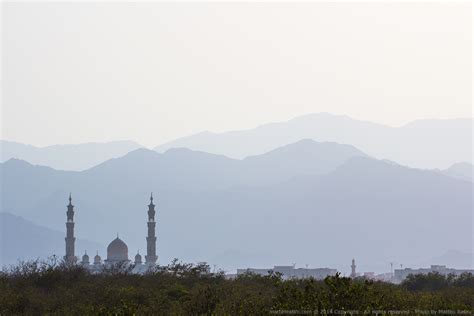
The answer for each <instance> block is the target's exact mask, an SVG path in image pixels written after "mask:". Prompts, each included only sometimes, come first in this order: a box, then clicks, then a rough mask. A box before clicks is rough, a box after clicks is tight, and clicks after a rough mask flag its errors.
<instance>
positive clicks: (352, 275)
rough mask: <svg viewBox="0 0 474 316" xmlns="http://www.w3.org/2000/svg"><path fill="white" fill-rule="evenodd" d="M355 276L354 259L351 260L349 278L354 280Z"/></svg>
mask: <svg viewBox="0 0 474 316" xmlns="http://www.w3.org/2000/svg"><path fill="white" fill-rule="evenodd" d="M356 276H357V274H356V261H355V259H352V264H351V278H355V277H356Z"/></svg>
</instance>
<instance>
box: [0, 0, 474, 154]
mask: <svg viewBox="0 0 474 316" xmlns="http://www.w3.org/2000/svg"><path fill="white" fill-rule="evenodd" d="M2 8H3V10H2V29H3V32H2V69H1V73H2V89H3V91H2V92H3V94H2V113H1V114H2V122H1V123H2V134H3V135H2V137H1V138H3V139H7V140H15V141H20V142H25V143H30V144H34V145H49V144H56V143H79V142H86V141H108V140H117V139H132V140H136V141H138V142H140V143H142V144H144V145H146V146H155V145H158V144H160V143H163V142H165V141H168V140H172V139H174V138H177V137H181V136H186V135H189V134H192V133H196V132H200V131H202V130H211V131H226V130H232V129H242V128H250V127H254V126H256V125H259V124H261V123H265V122H272V121H281V120H287V119H290V118H292V117H295V116H298V115H301V114H306V113H311V112H331V113H335V114H346V115H349V116H352V117H354V118H360V119H366V120H372V121H376V122H380V123H385V124H389V125H401V124H404V123H406V122H408V121H410V120H414V119H419V118H453V117H471V116H472V67H471V66H472V65H471V63H472V61H471V56H472V51H471V49H472V48H471V44H472V29H471V20H472V17H471V7H470V4H469V3H468V2H466V3H465V4H460V3H457V4H451V3H437V4H429V3H419V4H410V3H399V4H394V3H383V4H376V3H366V4H357V3H350V4H342V3H340V4H337V3H300V4H289V3H288V4H273V3H261V4H235V3H234V4H230V3H227V4H223V3H220V4H219V3H208V4H199V3H193V4H189V3H174V4H173V3H141V4H131V3H121V4H110V3H109V4H106V3H102V4H99V3H97V4H94V3H89V4H67V3H62V4H61V3H47V4H31V3H30V4H28V3H16V4H14V3H5V2H3V3H2Z"/></svg>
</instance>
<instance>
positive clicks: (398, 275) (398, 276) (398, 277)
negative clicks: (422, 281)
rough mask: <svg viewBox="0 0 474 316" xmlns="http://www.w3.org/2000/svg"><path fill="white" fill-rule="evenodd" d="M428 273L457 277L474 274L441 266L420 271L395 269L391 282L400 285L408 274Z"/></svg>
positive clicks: (468, 270) (470, 271)
mask: <svg viewBox="0 0 474 316" xmlns="http://www.w3.org/2000/svg"><path fill="white" fill-rule="evenodd" d="M428 273H439V274H441V275H449V274H453V275H456V276H459V275H461V274H463V273H472V274H474V270H472V269H453V268H446V266H442V265H432V266H430V267H429V268H420V269H411V268H405V269H395V273H394V278H393V279H394V280H393V281H394V282H395V283H400V282H402V281H403V280H405V279H406V278H407V277H408V276H409V275H410V274H428Z"/></svg>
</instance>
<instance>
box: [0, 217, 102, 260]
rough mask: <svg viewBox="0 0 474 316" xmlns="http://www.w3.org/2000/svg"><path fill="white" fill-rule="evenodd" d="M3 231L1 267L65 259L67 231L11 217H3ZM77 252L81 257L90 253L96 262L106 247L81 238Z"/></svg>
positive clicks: (77, 242) (0, 253)
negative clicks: (55, 258) (97, 256)
mask: <svg viewBox="0 0 474 316" xmlns="http://www.w3.org/2000/svg"><path fill="white" fill-rule="evenodd" d="M0 227H1V230H0V266H2V265H8V264H14V263H16V262H17V261H18V260H25V259H26V260H29V259H35V258H42V259H46V258H47V257H49V256H52V255H56V257H57V258H58V259H62V257H63V256H64V247H65V246H64V235H65V232H64V231H56V230H52V229H50V228H46V227H43V226H39V225H36V224H35V223H33V222H31V221H29V220H26V219H24V218H22V217H19V216H16V215H13V214H10V213H0ZM76 249H77V250H76V255H77V256H82V254H83V251H84V250H87V251H88V254H89V256H90V257H91V258H92V257H93V256H94V255H95V252H96V250H101V251H103V246H101V245H99V244H98V243H95V242H91V241H88V240H83V239H80V238H78V239H77V240H76Z"/></svg>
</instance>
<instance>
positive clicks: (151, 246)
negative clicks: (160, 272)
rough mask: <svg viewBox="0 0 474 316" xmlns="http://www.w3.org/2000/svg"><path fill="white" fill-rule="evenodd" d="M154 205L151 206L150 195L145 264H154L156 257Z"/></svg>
mask: <svg viewBox="0 0 474 316" xmlns="http://www.w3.org/2000/svg"><path fill="white" fill-rule="evenodd" d="M155 225H156V222H155V204H153V193H152V194H151V195H150V205H148V236H147V237H146V255H145V263H146V264H155V263H156V260H157V259H158V257H157V256H156V236H155Z"/></svg>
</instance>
